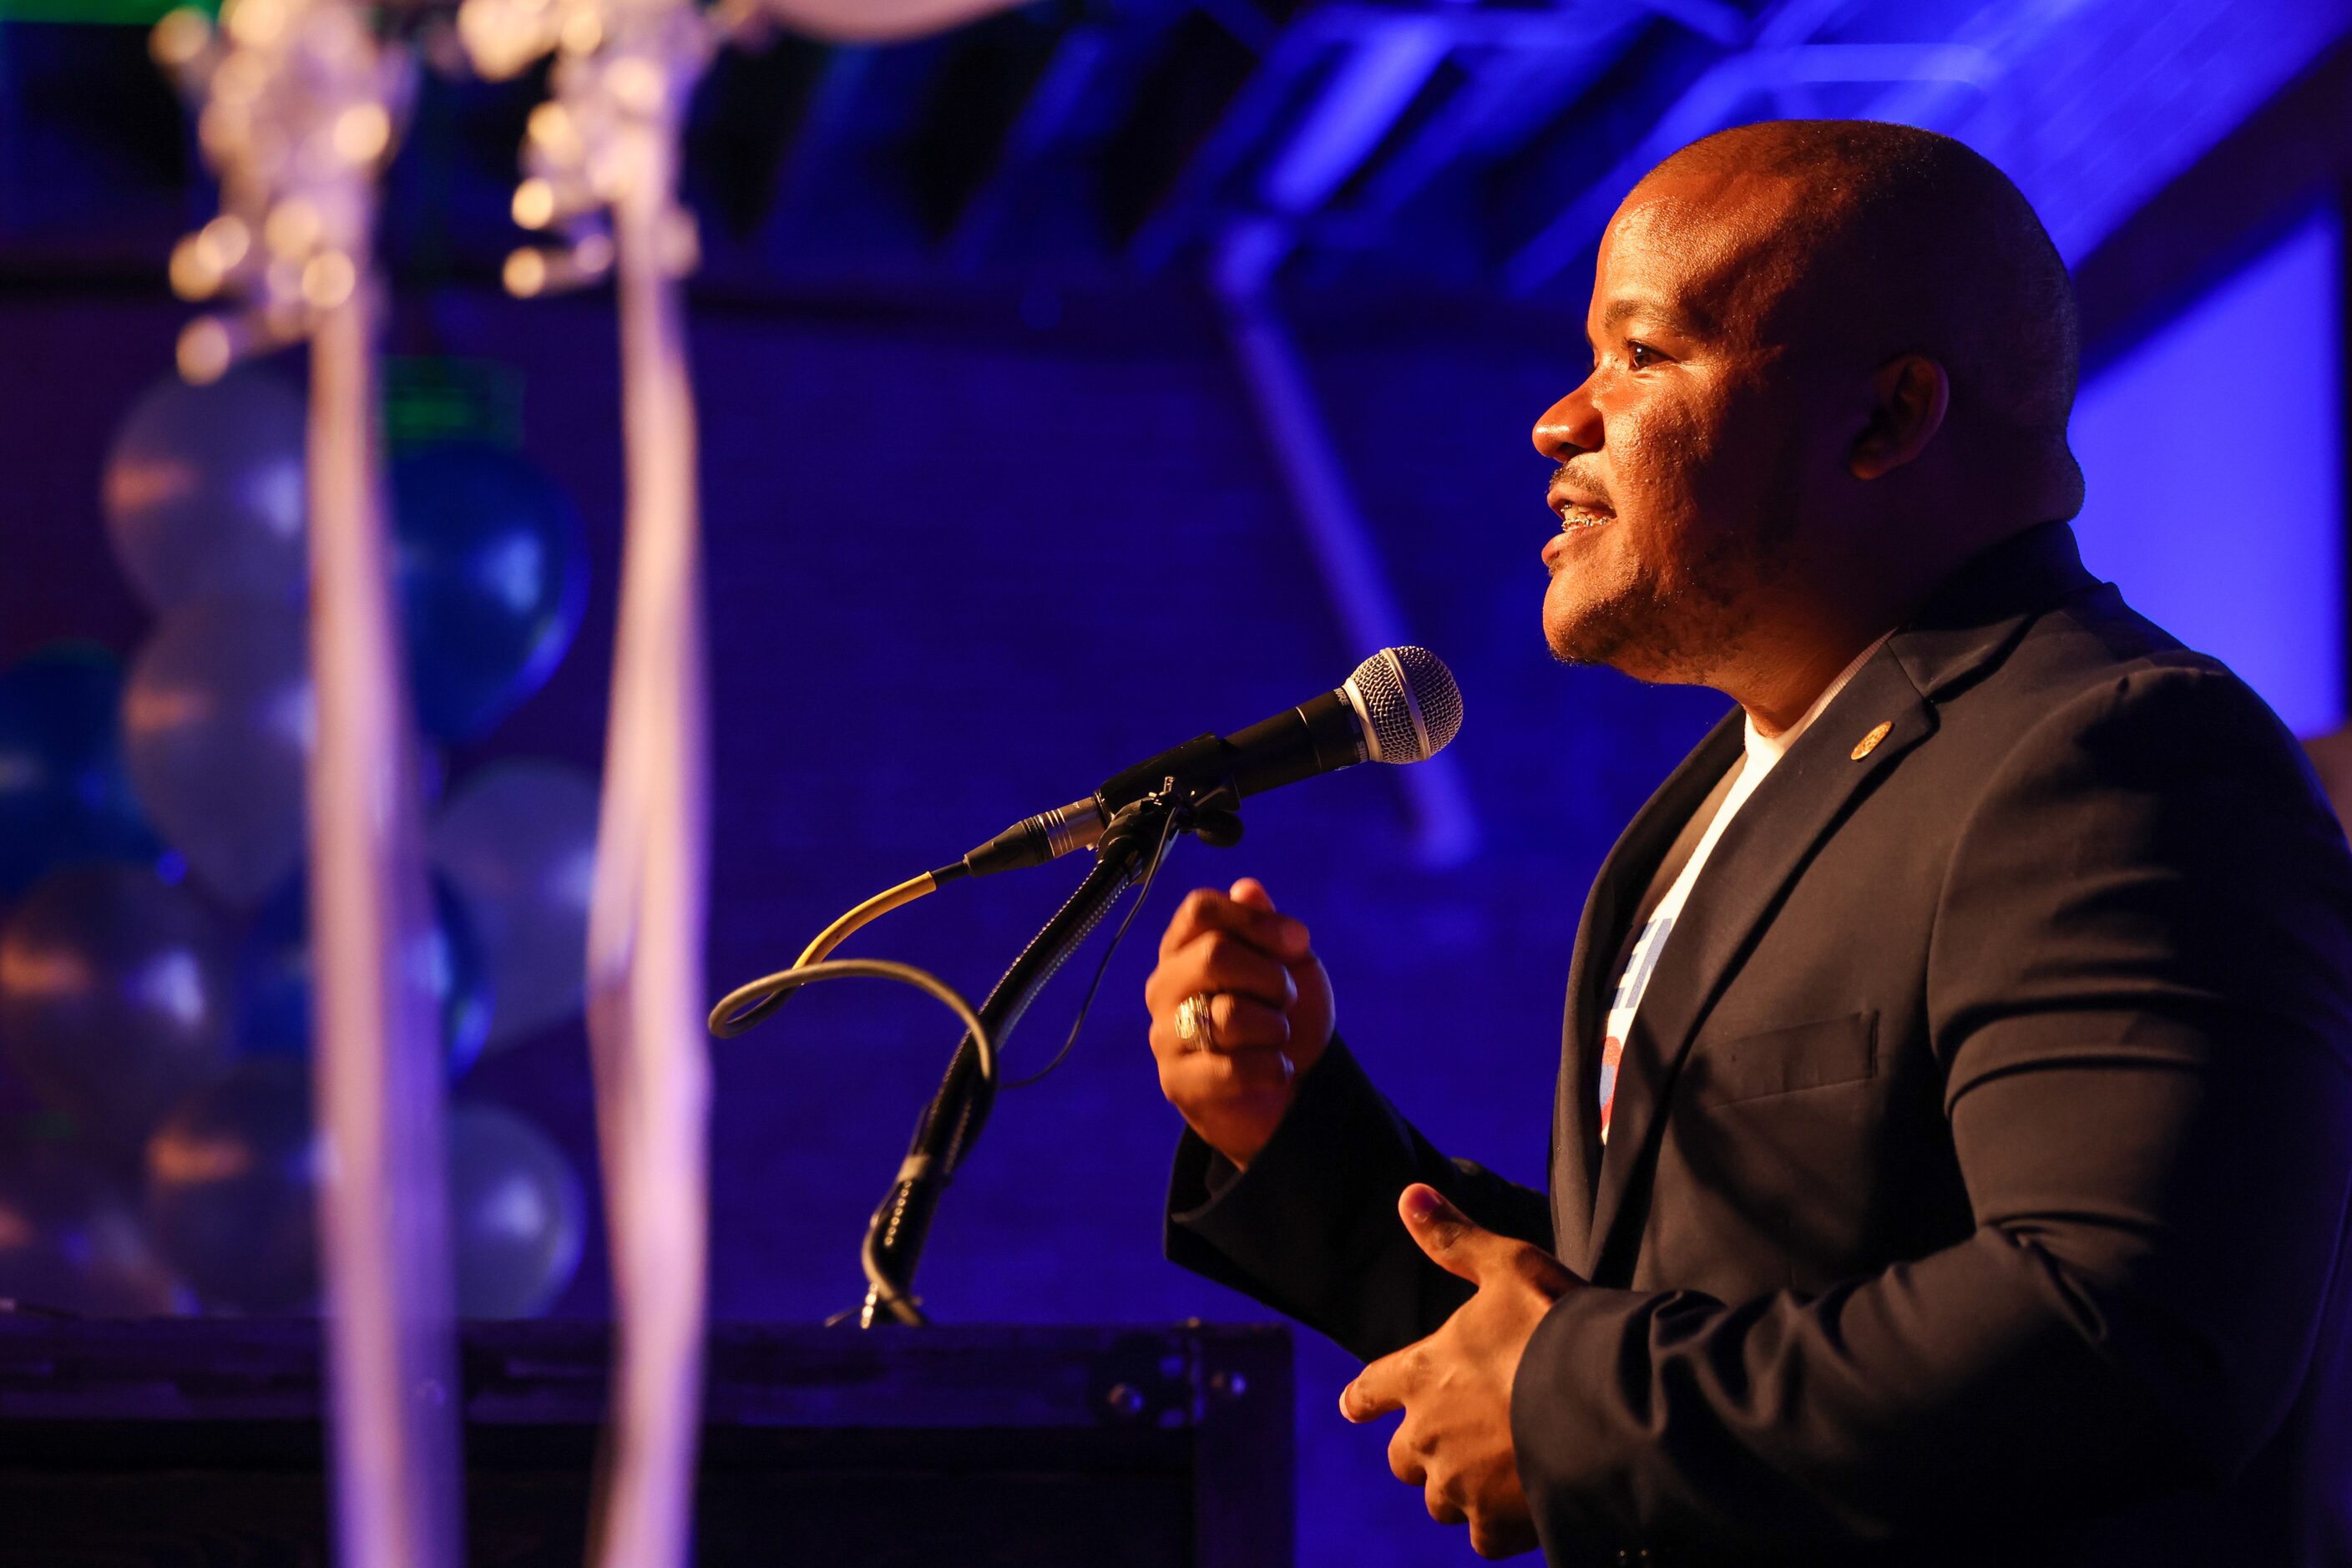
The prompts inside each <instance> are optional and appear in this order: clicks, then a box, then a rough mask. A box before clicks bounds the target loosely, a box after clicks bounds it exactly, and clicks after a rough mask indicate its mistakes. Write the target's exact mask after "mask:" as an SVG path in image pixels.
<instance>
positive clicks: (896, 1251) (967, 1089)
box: [857, 777, 1241, 1329]
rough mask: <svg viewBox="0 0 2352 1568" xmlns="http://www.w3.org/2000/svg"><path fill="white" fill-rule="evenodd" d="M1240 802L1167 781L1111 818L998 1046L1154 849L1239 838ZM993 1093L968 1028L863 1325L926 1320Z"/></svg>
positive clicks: (881, 1257)
mask: <svg viewBox="0 0 2352 1568" xmlns="http://www.w3.org/2000/svg"><path fill="white" fill-rule="evenodd" d="M1237 798H1238V797H1237V796H1236V795H1234V792H1233V790H1232V788H1231V786H1230V784H1226V783H1223V782H1220V783H1218V784H1214V785H1213V786H1211V787H1210V788H1208V789H1207V790H1205V791H1201V790H1197V789H1196V788H1195V787H1194V786H1191V785H1187V784H1180V783H1179V781H1178V780H1176V779H1174V778H1172V777H1171V778H1169V779H1167V780H1165V781H1164V782H1163V783H1162V784H1161V785H1160V788H1159V789H1158V790H1157V791H1155V792H1153V793H1152V794H1150V795H1146V796H1145V797H1144V798H1143V799H1141V800H1139V801H1137V802H1136V803H1135V804H1134V805H1129V806H1127V807H1125V808H1123V809H1121V810H1120V811H1119V812H1118V815H1117V816H1113V817H1112V818H1111V820H1110V823H1109V825H1108V826H1106V827H1105V828H1104V829H1103V836H1102V837H1101V839H1100V840H1098V841H1097V844H1096V845H1095V864H1094V868H1093V869H1091V870H1089V871H1088V872H1087V876H1086V879H1085V880H1084V881H1082V882H1080V883H1079V884H1078V887H1077V890H1076V892H1074V893H1072V894H1071V895H1070V897H1069V900H1068V901H1066V903H1064V904H1063V905H1062V907H1061V908H1060V909H1059V910H1056V911H1055V914H1054V918H1053V919H1051V920H1049V921H1046V922H1045V928H1044V929H1043V930H1042V931H1039V932H1038V933H1037V934H1036V935H1035V936H1034V937H1032V938H1031V939H1030V941H1029V944H1028V946H1026V947H1024V948H1023V949H1022V950H1021V954H1020V956H1019V957H1017V958H1015V959H1014V960H1013V965H1012V967H1011V968H1009V969H1007V970H1006V971H1005V972H1004V975H1003V978H1002V979H1000V980H999V981H997V983H996V985H995V987H994V989H992V990H991V991H990V992H989V994H988V999H987V1000H986V1001H985V1002H983V1003H982V1005H981V1008H980V1017H981V1021H982V1024H983V1025H984V1026H986V1027H987V1029H988V1033H989V1037H991V1038H992V1039H993V1040H994V1041H995V1042H996V1043H997V1045H998V1047H999V1048H1000V1049H1002V1047H1003V1043H1004V1040H1005V1038H1006V1037H1007V1036H1009V1035H1010V1034H1011V1033H1012V1031H1013V1025H1014V1024H1016V1023H1018V1022H1019V1021H1020V1018H1021V1015H1022V1014H1023V1013H1024V1012H1025V1011H1026V1010H1027V1009H1028V1006H1029V1004H1030V1003H1031V1002H1032V1001H1034V1000H1035V998H1036V996H1037V994H1038V993H1039V992H1040V991H1042V990H1044V989H1045V983H1046V982H1047V981H1049V980H1051V979H1052V978H1053V977H1054V974H1055V971H1056V970H1058V969H1060V968H1061V966H1062V965H1063V963H1065V962H1066V961H1067V960H1068V958H1069V956H1070V954H1072V953H1073V952H1076V951H1077V950H1078V947H1079V946H1080V945H1081V944H1082V943H1083V942H1085V941H1086V940H1087V937H1088V936H1089V935H1090V934H1092V932H1093V931H1094V929H1095V927H1097V925H1099V924H1101V923H1102V920H1103V917H1104V916H1105V915H1107V914H1108V913H1109V912H1110V909H1111V906H1112V905H1113V904H1115V903H1117V902H1118V897H1119V895H1120V894H1121V893H1123V892H1125V891H1126V890H1127V889H1129V887H1130V886H1132V885H1133V884H1134V883H1135V881H1136V880H1137V879H1139V877H1141V876H1142V875H1143V873H1144V871H1145V870H1146V869H1147V868H1148V865H1149V863H1150V858H1151V856H1152V854H1153V852H1154V850H1155V848H1156V847H1159V846H1160V845H1161V844H1162V843H1163V842H1164V841H1165V840H1166V839H1167V838H1169V837H1172V835H1173V834H1175V833H1177V832H1187V833H1192V834H1195V835H1197V836H1198V837H1200V838H1201V839H1202V842H1203V843H1207V844H1213V845H1216V846H1219V847H1223V846H1225V845H1229V844H1232V843H1234V842H1235V841H1237V840H1238V839H1239V838H1240V837H1241V818H1240V817H1239V816H1235V815H1234V809H1233V807H1234V803H1235V801H1236V800H1237ZM1171 816H1172V817H1173V819H1174V820H1173V821H1172V822H1171V820H1170V818H1171ZM996 1087H997V1086H996V1084H995V1082H994V1080H993V1079H989V1078H986V1077H984V1076H982V1072H981V1070H980V1053H979V1049H978V1047H977V1046H976V1044H975V1043H974V1041H973V1039H972V1037H971V1033H970V1032H969V1031H967V1032H966V1033H965V1035H964V1037H963V1041H962V1043H961V1045H959V1046H958V1047H956V1053H955V1057H954V1058H953V1059H952V1060H950V1062H949V1064H948V1070H947V1076H946V1077H945V1078H944V1079H941V1080H940V1088H939V1092H938V1093H937V1094H935V1095H933V1096H932V1097H931V1100H930V1103H929V1105H927V1106H925V1107H924V1108H923V1114H922V1119H921V1120H920V1121H917V1122H916V1124H915V1136H914V1140H913V1142H911V1143H909V1144H908V1149H907V1158H906V1160H905V1162H904V1163H902V1164H900V1165H899V1167H898V1176H897V1178H896V1179H895V1180H893V1181H892V1183H891V1184H890V1190H889V1192H888V1193H887V1194H885V1195H884V1197H883V1199H882V1203H881V1206H880V1207H878V1208H877V1209H876V1210H875V1211H874V1218H873V1221H872V1223H871V1224H870V1225H868V1226H867V1227H866V1242H865V1245H864V1247H863V1248H862V1249H861V1252H860V1258H859V1261H860V1262H861V1263H862V1264H863V1265H864V1266H865V1270H866V1281H867V1289H866V1300H865V1302H864V1304H863V1305H862V1306H860V1307H859V1308H858V1309H857V1326H858V1327H859V1328H861V1329H870V1328H873V1327H875V1326H876V1325H877V1324H879V1323H892V1322H896V1323H908V1324H920V1323H922V1322H924V1321H926V1320H925V1318H924V1317H923V1313H922V1309H921V1308H920V1307H919V1305H918V1304H917V1302H916V1300H915V1298H914V1295H913V1293H912V1288H913V1285H914V1279H915V1269H916V1267H917V1266H918V1265H919V1263H920V1262H921V1259H922V1251H923V1243H924V1241H925V1240H926V1239H927V1238H928V1237H929V1234H930V1227H931V1218H932V1215H934V1214H935V1213H936V1212H937V1211H938V1209H939V1205H940V1198H941V1197H942V1196H943V1195H944V1194H946V1192H947V1187H948V1183H949V1182H950V1181H951V1180H952V1179H953V1178H954V1176H955V1173H956V1170H957V1168H958V1167H959V1166H960V1165H961V1164H962V1163H963V1160H964V1156H965V1155H967V1154H968V1153H970V1152H971V1145H972V1143H973V1142H974V1141H976V1140H977V1139H978V1138H979V1136H980V1131H981V1129H982V1127H983V1126H985V1125H986V1124H987V1121H988V1113H989V1111H990V1110H991V1109H992V1107H993V1106H994V1105H995V1103H996Z"/></svg>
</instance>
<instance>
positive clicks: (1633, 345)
mask: <svg viewBox="0 0 2352 1568" xmlns="http://www.w3.org/2000/svg"><path fill="white" fill-rule="evenodd" d="M1625 357H1626V358H1628V359H1630V360H1632V361H1633V368H1634V369H1635V370H1643V369H1646V368H1647V367H1648V366H1650V365H1653V364H1655V363H1657V362H1658V361H1660V360H1662V359H1664V358H1665V357H1666V356H1665V355H1664V354H1662V353H1659V352H1658V351H1657V350H1655V349H1654V348H1652V347H1651V346H1650V345H1649V344H1647V343H1637V342H1632V341H1631V340H1628V341H1627V342H1626V344H1625Z"/></svg>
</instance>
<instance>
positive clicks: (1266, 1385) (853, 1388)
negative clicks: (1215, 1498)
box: [0, 1315, 1291, 1429]
mask: <svg viewBox="0 0 2352 1568" xmlns="http://www.w3.org/2000/svg"><path fill="white" fill-rule="evenodd" d="M457 1341H458V1360H459V1379H460V1383H461V1384H462V1394H463V1399H464V1414H465V1419H466V1421H467V1424H468V1425H469V1426H478V1425H488V1426H499V1425H534V1426H544V1425H559V1426H570V1425H574V1424H583V1423H585V1424H593V1423H594V1422H597V1421H599V1420H601V1419H602V1418H603V1416H604V1408H605V1389H606V1382H607V1376H608V1373H609V1370H610V1360H611V1353H612V1336H611V1331H610V1327H609V1325H607V1324H604V1323H601V1322H589V1321H572V1320H558V1321H538V1322H527V1323H489V1322H477V1323H464V1324H461V1325H459V1327H458V1331H457ZM320 1353H321V1344H320V1324H319V1322H318V1321H317V1320H315V1319H300V1320H295V1319H282V1320H281V1319H187V1318H160V1319H152V1320H70V1319H56V1318H47V1317H36V1316H31V1315H15V1316H0V1421H6V1422H15V1421H26V1420H32V1421H58V1420H77V1419H97V1420H110V1421H123V1420H132V1421H314V1420H316V1419H318V1417H319V1415H320V1409H321V1390H320V1372H321V1361H320ZM707 1368H708V1371H707V1378H706V1394H705V1405H704V1413H705V1420H706V1422H707V1423H708V1424H709V1425H712V1426H813V1427H828V1428H835V1429H838V1428H845V1427H856V1428H877V1427H884V1428H887V1427H908V1426H929V1427H992V1428H1004V1427H1034V1426H1061V1427H1067V1426H1107V1427H1114V1428H1116V1427H1132V1426H1154V1427H1160V1428H1175V1427H1191V1426H1200V1425H1202V1424H1203V1423H1206V1422H1210V1421H1212V1420H1215V1419H1217V1418H1218V1417H1219V1416H1221V1415H1225V1414H1227V1413H1230V1414H1233V1415H1240V1414H1242V1412H1244V1410H1250V1411H1253V1412H1254V1411H1255V1408H1256V1407H1258V1406H1260V1405H1263V1404H1266V1403H1276V1402H1278V1404H1279V1407H1280V1409H1281V1410H1282V1411H1283V1412H1284V1413H1285V1414H1284V1416H1283V1419H1284V1420H1287V1411H1288V1408H1289V1399H1290V1381H1291V1345H1290V1335H1289V1331H1288V1330H1287V1329H1285V1328H1283V1327H1281V1326H1279V1325H1272V1324H1244V1325H1220V1324H1207V1323H1200V1322H1192V1323H1183V1324H1178V1325H1174V1326H1171V1327H1166V1328H1137V1327H1109V1326H1104V1327H1096V1326H1078V1327H1065V1326H1043V1325H1040V1326H1019V1325H1016V1326H1005V1327H982V1326H946V1325H941V1326H934V1327H930V1328H923V1329H904V1328H885V1329H876V1330H870V1331H858V1330H856V1329H848V1328H822V1327H817V1326H813V1325H812V1326H801V1325H792V1326H780V1325H764V1324H741V1323H738V1324H715V1325H713V1326H712V1328H711V1330H710V1333H709V1348H708V1352H707Z"/></svg>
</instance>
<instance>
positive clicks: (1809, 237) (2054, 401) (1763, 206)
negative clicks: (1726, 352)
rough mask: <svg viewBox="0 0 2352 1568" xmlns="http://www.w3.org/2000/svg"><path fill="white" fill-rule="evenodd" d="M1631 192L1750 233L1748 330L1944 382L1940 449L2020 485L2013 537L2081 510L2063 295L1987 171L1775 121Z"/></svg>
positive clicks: (2009, 190) (2068, 320)
mask: <svg viewBox="0 0 2352 1568" xmlns="http://www.w3.org/2000/svg"><path fill="white" fill-rule="evenodd" d="M1643 187H1647V188H1651V189H1660V190H1670V191H1673V192H1674V193H1675V195H1676V196H1677V198H1678V201H1677V205H1697V206H1699V207H1700V208H1702V209H1705V208H1708V207H1714V208H1717V209H1718V210H1717V212H1715V213H1714V214H1712V215H1711V216H1714V217H1715V218H1717V220H1726V219H1728V220H1732V221H1733V222H1734V223H1735V225H1736V226H1737V227H1738V228H1739V229H1742V230H1746V231H1747V243H1746V244H1744V245H1743V246H1742V247H1741V248H1742V251H1743V253H1744V254H1743V256H1742V259H1741V264H1740V268H1739V270H1740V274H1741V277H1742V279H1744V284H1743V287H1742V289H1741V293H1742V295H1743V298H1742V300H1741V304H1742V305H1743V306H1744V307H1746V309H1743V310H1741V311H1740V313H1741V314H1743V315H1748V317H1749V321H1751V322H1752V323H1753V326H1754V330H1756V331H1760V332H1763V333H1766V334H1769V335H1770V336H1771V337H1773V338H1776V339H1779V340H1780V341H1783V342H1797V343H1814V344H1821V343H1825V342H1833V343H1836V344H1839V345H1841V346H1843V347H1845V348H1847V349H1849V350H1851V351H1852V352H1854V353H1859V354H1863V355H1867V356H1874V357H1875V358H1891V357H1893V356H1895V355H1898V354H1905V353H1916V354H1924V355H1926V356H1927V357H1929V358H1931V359H1934V360H1936V361H1937V363H1940V364H1942V365H1943V367H1944V369H1945V372H1946V374H1947V375H1948V377H1949V380H1950V385H1951V406H1950V413H1949V416H1948V422H1949V427H1950V429H1951V432H1952V433H1953V434H1954V435H1955V436H1958V437H1960V438H1961V439H1962V440H1964V441H1966V442H1967V443H1968V444H1969V445H1970V446H1972V447H1979V448H1980V449H1981V456H1982V457H1983V458H1986V459H1987V460H1988V461H1990V462H1991V463H1994V464H1996V465H1998V466H1999V467H2000V468H2009V469H2013V470H2014V471H2013V476H2012V483H2013V486H2014V487H2015V488H2016V489H2017V490H2018V491H2019V493H2018V494H2017V497H2016V499H2017V500H2019V501H2020V502H2021V503H2025V504H2027V505H2028V506H2030V507H2031V508H2032V510H2033V512H2034V513H2035V515H2033V516H2030V517H2027V518H2024V519H2022V520H2021V521H2042V519H2044V518H2048V517H2067V516H2072V515H2073V514H2074V511H2075V510H2078V509H2079V508H2080V506H2081V504H2082V475H2081V470H2080V469H2079V468H2076V466H2075V464H2074V457H2073V455H2072V453H2071V452H2070V451H2069V450H2068V448H2067V446H2066V420H2067V416H2068V414H2069V412H2070V411H2071V410H2072V408H2073V406H2074V384H2075V376H2076V371H2077V363H2078V355H2079V339H2080V334H2079V328H2078V325H2077V320H2076V315H2075V308H2074V285H2073V283H2072V281H2071V280H2070V279H2068V277H2067V273H2066V266H2065V263H2064V261H2063V260H2062V259H2061V258H2060V257H2059V255H2058V250H2057V247H2056V246H2054V245H2053V244H2052V243H2051V240H2050V236H2049V234H2048V232H2047V231H2046V230H2045V229H2043V227H2042V221H2041V219H2040V218H2039V217H2037V216H2035V215H2034V212H2033V208H2032V205H2029V204H2028V203H2027V201H2026V199H2025V197H2024V195H2022V194H2021V192H2020V191H2019V190H2018V188H2017V187H2016V186H2015V185H2014V184H2011V182H2010V179H2009V177H2008V176H2007V175H2005V174H2002V173H2001V172H2000V170H1999V169H1997V168H1995V167H1994V166H1993V165H1992V164H1991V163H1988V162H1987V161H1986V160H1985V159H1984V158H1982V157H1980V156H1979V155H1978V154H1977V153H1974V152H1972V151H1970V150H1969V148H1968V147H1966V146H1965V145H1963V144H1962V143H1960V142H1956V141H1954V140H1952V139H1951V138H1950V137H1948V136H1939V135H1937V134H1936V133H1935V132H1930V131H1920V130H1917V129H1915V128H1913V127H1910V126H1906V125H1890V124H1884V123H1881V122H1878V121H1859V120H1819V121H1765V122H1763V123H1759V124H1755V125H1744V126H1739V127H1738V128H1736V129H1733V130H1730V131H1725V132H1718V133H1717V134H1716V135H1713V136H1709V137H1707V138H1706V139H1705V140H1703V141H1700V142H1693V143H1692V144H1691V145H1689V146H1687V147H1685V148H1684V149H1683V150H1682V151H1680V152H1678V153H1675V154H1674V155H1673V156H1671V157H1669V158H1667V159H1666V160H1665V161H1664V163H1660V164H1659V165H1658V166H1657V168H1655V169H1654V170H1653V171H1652V172H1651V173H1650V174H1648V175H1647V176H1645V177H1644V179H1643ZM1637 194H1638V193H1637ZM1628 205H1629V206H1630V205H1632V203H1631V201H1629V204H1628ZM1735 215H1736V216H1735ZM2005 488H2006V487H2005Z"/></svg>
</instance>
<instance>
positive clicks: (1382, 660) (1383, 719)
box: [1343, 647, 1462, 763]
mask: <svg viewBox="0 0 2352 1568" xmlns="http://www.w3.org/2000/svg"><path fill="white" fill-rule="evenodd" d="M1343 689H1344V690H1345V691H1346V692H1347V693H1348V696H1349V699H1350V700H1352V701H1353V702H1354V704H1355V708H1356V712H1357V714H1358V716H1359V717H1360V718H1361V719H1362V721H1363V724H1364V742H1365V745H1366V747H1367V748H1368V749H1369V750H1370V752H1371V760H1372V761H1373V762H1376V763H1418V762H1421V761H1423V759H1424V758H1427V757H1431V756H1434V755H1435V754H1436V753H1437V752H1441V751H1443V750H1444V748H1445V743H1446V742H1449V741H1451V740H1453V739H1454V735H1455V734H1456V733H1457V732H1458V731H1460V730H1461V728H1462V689H1461V688H1460V687H1458V686H1456V685H1454V672H1453V671H1452V670H1450V669H1448V668H1445V661H1444V659H1442V658H1438V657H1437V656H1436V655H1435V654H1433V653H1432V652H1430V651H1429V650H1428V649H1427V648H1425V647H1384V648H1382V649H1381V651H1380V652H1378V653H1376V654H1374V655H1372V657H1371V658H1368V659H1366V660H1364V662H1363V663H1361V664H1360V665H1358V666H1357V667H1356V673H1355V674H1353V675H1351V676H1349V677H1348V683H1347V685H1346V687H1345V688H1343Z"/></svg>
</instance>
